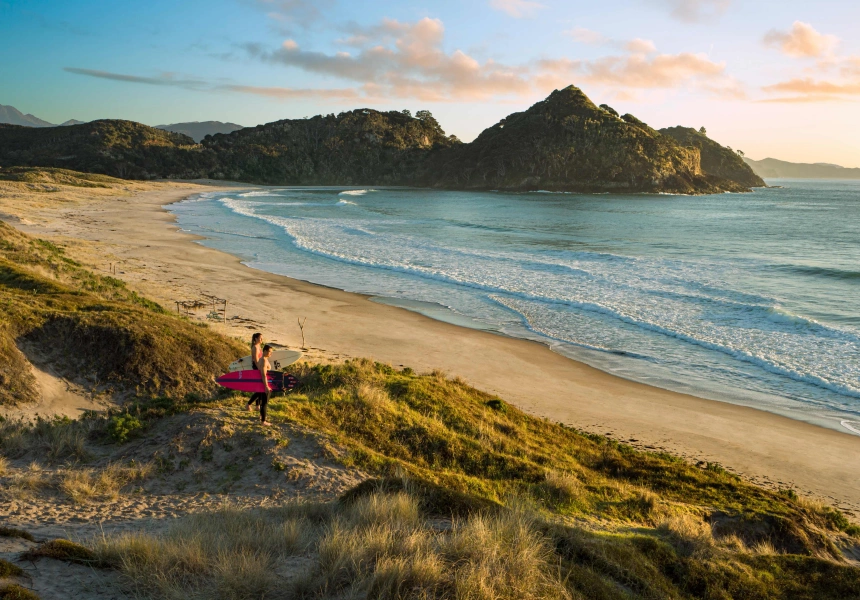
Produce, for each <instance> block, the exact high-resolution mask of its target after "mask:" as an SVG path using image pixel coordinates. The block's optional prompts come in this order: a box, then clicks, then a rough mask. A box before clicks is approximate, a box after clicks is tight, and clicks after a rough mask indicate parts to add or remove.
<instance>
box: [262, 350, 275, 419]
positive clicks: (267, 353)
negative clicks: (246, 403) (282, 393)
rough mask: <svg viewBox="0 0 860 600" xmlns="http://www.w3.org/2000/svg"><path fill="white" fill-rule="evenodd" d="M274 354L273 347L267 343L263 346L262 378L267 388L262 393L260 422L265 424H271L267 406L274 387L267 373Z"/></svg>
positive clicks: (264, 386)
mask: <svg viewBox="0 0 860 600" xmlns="http://www.w3.org/2000/svg"><path fill="white" fill-rule="evenodd" d="M271 355H272V347H271V346H269V345H268V344H266V345H265V346H263V355H262V357H260V360H259V368H260V378H261V379H262V380H263V388H264V389H265V390H266V391H265V392H264V393H261V394H260V422H261V423H262V424H263V425H267V426H268V425H271V423H269V422H268V421H267V420H266V408H267V407H268V405H269V396H271V395H272V388H271V387H269V380H268V378H267V374H268V373H269V357H270V356H271Z"/></svg>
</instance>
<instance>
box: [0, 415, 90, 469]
mask: <svg viewBox="0 0 860 600" xmlns="http://www.w3.org/2000/svg"><path fill="white" fill-rule="evenodd" d="M95 427H96V422H95V421H93V420H91V419H78V420H72V419H69V418H68V417H53V418H50V419H46V418H42V417H38V418H37V419H36V420H35V422H29V421H24V420H21V419H8V420H5V421H0V453H2V454H3V455H5V456H8V457H10V458H19V457H22V456H36V457H39V458H41V459H43V460H45V462H48V463H55V462H59V461H68V460H75V461H85V460H87V458H88V457H89V453H88V452H87V449H86V442H87V438H88V437H89V436H90V434H91V433H92V432H93V430H94V428H95Z"/></svg>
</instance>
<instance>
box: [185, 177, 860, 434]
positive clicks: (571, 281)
mask: <svg viewBox="0 0 860 600" xmlns="http://www.w3.org/2000/svg"><path fill="white" fill-rule="evenodd" d="M768 184H769V185H772V186H781V187H773V188H768V189H759V190H756V191H755V192H753V193H751V194H720V195H712V196H694V197H693V196H675V195H582V194H558V193H540V192H538V193H521V194H516V193H499V192H456V191H438V190H423V189H397V188H380V189H370V188H291V187H273V188H264V189H256V190H254V191H247V190H236V191H231V192H216V193H206V194H202V195H199V196H196V197H193V198H190V199H188V200H186V201H183V202H180V203H177V204H173V205H170V206H169V207H168V208H169V210H170V211H171V212H173V213H174V214H175V215H176V217H177V219H178V223H179V226H180V227H181V228H182V229H183V230H185V231H189V232H191V233H195V234H198V235H200V236H203V237H204V238H206V239H205V240H203V241H201V243H202V244H204V245H207V246H211V247H214V248H217V249H220V250H223V251H225V252H229V253H230V254H233V255H235V256H238V257H240V258H241V259H242V260H243V261H244V263H245V264H247V265H248V266H250V267H253V268H255V269H262V270H264V271H269V272H271V273H278V274H282V275H287V276H289V277H293V278H297V279H302V280H306V281H310V282H313V283H319V284H323V285H327V286H331V287H337V288H340V289H344V290H347V291H353V292H361V293H364V294H369V295H371V296H373V299H374V300H375V301H378V302H383V303H386V304H393V305H397V306H401V307H404V308H407V309H409V310H414V311H417V312H420V313H423V314H425V315H428V316H430V317H433V318H436V319H440V320H443V321H448V322H451V323H455V324H459V325H463V326H467V327H475V328H480V329H485V330H490V331H495V332H498V333H500V334H504V335H509V336H514V337H519V338H527V339H531V340H536V341H539V342H542V343H544V344H547V345H548V346H550V347H551V348H552V349H553V350H554V351H556V352H558V353H561V354H563V355H566V356H569V357H571V358H573V359H576V360H579V361H582V362H585V363H588V364H590V365H592V366H595V367H597V368H599V369H602V370H604V371H607V372H610V373H613V374H616V375H619V376H621V377H625V378H627V379H632V380H635V381H640V382H643V383H648V384H651V385H655V386H658V387H661V388H665V389H670V390H675V391H680V392H686V393H690V394H694V395H696V396H699V397H703V398H710V399H714V400H720V401H725V402H731V403H735V404H741V405H745V406H751V407H754V408H759V409H762V410H767V411H771V412H774V413H778V414H781V415H785V416H788V417H791V418H794V419H799V420H802V421H806V422H810V423H814V424H817V425H821V426H824V427H829V428H832V429H836V430H839V431H842V432H845V433H849V434H856V435H860V182H857V181H821V180H817V181H812V180H769V181H768Z"/></svg>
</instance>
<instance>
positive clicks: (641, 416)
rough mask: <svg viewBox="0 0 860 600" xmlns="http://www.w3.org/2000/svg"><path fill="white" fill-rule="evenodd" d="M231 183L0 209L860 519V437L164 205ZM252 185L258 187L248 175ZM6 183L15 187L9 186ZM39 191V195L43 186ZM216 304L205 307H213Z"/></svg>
mask: <svg viewBox="0 0 860 600" xmlns="http://www.w3.org/2000/svg"><path fill="white" fill-rule="evenodd" d="M223 186H224V184H223V183H221V182H218V183H217V184H215V182H208V183H207V182H200V183H194V184H192V183H158V184H155V183H146V184H143V183H135V184H129V186H127V187H126V188H125V189H123V190H121V191H119V190H99V193H96V194H94V193H89V192H88V191H83V190H82V191H80V192H76V195H75V197H74V198H69V199H67V200H65V201H62V202H53V201H51V200H52V197H53V196H52V195H50V194H33V195H30V194H19V195H15V194H4V193H0V218H3V219H4V220H7V221H8V222H9V223H11V224H12V225H14V226H16V227H18V228H20V229H21V230H23V231H25V232H27V233H31V234H34V235H38V236H41V237H47V238H51V239H53V240H54V241H56V242H57V243H61V244H62V245H64V246H66V247H67V252H68V253H69V255H71V256H73V257H75V258H77V259H79V260H81V261H82V262H84V263H85V264H87V265H88V266H91V267H93V268H94V269H96V270H98V271H100V272H103V273H107V272H108V271H109V270H111V269H112V265H115V268H116V276H117V277H119V278H121V279H123V280H124V281H126V282H128V284H129V285H130V286H131V287H132V288H133V289H136V290H139V291H140V292H141V293H143V294H145V295H146V296H148V297H150V298H152V299H154V300H156V301H158V302H160V303H161V304H162V305H163V306H165V307H167V308H174V307H175V303H176V301H181V300H194V299H201V298H202V297H203V295H204V294H211V295H215V296H218V297H220V298H225V299H227V301H228V305H227V306H228V308H227V316H228V321H227V323H219V322H216V321H212V320H210V326H211V327H212V328H213V329H216V330H218V331H222V332H224V333H227V334H229V335H233V336H237V337H240V338H242V339H245V338H249V337H250V333H251V332H252V331H256V330H259V331H262V332H263V333H264V335H265V336H266V339H267V340H268V341H277V342H280V343H283V344H287V345H289V346H291V347H298V346H301V342H302V338H301V332H300V330H299V327H298V325H297V323H296V320H297V318H301V319H306V321H305V326H304V335H305V344H306V346H307V347H308V348H309V351H308V353H307V356H308V359H309V360H314V361H340V360H343V359H345V358H349V357H370V358H373V359H375V360H378V361H382V362H387V363H391V364H392V365H395V366H401V365H403V366H410V367H412V368H413V369H415V370H417V371H430V370H432V369H441V370H443V371H445V372H446V373H447V374H448V375H450V376H459V377H462V378H463V379H464V380H466V381H467V382H468V383H470V384H472V385H474V386H476V387H478V388H481V389H484V390H487V391H490V392H493V393H495V394H498V395H499V396H500V397H502V398H504V399H505V400H507V401H509V402H511V403H513V404H515V405H517V406H519V407H520V408H522V409H524V410H526V411H529V412H531V413H533V414H536V415H540V416H543V417H546V418H548V419H551V420H553V421H560V422H563V423H565V424H568V425H571V426H574V427H577V428H580V429H582V430H585V431H589V432H594V433H601V434H607V435H610V436H611V437H612V438H613V439H616V440H619V441H624V442H627V443H630V444H631V445H633V446H636V447H638V448H643V449H658V450H665V451H668V452H670V453H673V454H676V455H679V456H682V457H684V458H686V459H688V460H690V461H694V462H696V461H708V462H717V463H720V464H721V465H723V466H725V467H726V468H728V469H729V470H731V471H733V472H736V473H738V474H740V475H742V476H744V477H746V478H748V479H750V480H752V481H755V482H758V483H762V484H766V485H771V486H775V487H792V488H795V489H796V490H797V491H798V492H799V493H802V494H806V495H809V496H813V497H817V498H820V499H822V500H825V501H826V502H828V503H831V504H834V505H836V506H839V507H840V508H842V509H844V510H846V511H848V512H849V513H851V514H853V516H854V518H855V519H857V518H860V471H858V469H857V457H858V456H860V437H858V436H853V435H850V434H847V433H845V434H843V433H840V432H837V431H832V430H829V429H824V428H821V427H817V426H814V425H809V424H806V423H803V422H799V421H794V420H791V419H788V418H785V417H781V416H777V415H774V414H770V413H767V412H763V411H759V410H755V409H750V408H745V407H740V406H735V405H732V404H727V403H722V402H716V401H711V400H703V399H700V398H696V397H693V396H689V395H684V394H679V393H674V392H670V391H666V390H662V389H659V388H655V387H651V386H647V385H643V384H639V383H635V382H632V381H628V380H625V379H621V378H619V377H615V376H613V375H609V374H607V373H604V372H601V371H599V370H596V369H594V368H591V367H589V366H587V365H584V364H581V363H577V362H575V361H573V360H570V359H568V358H565V357H563V356H561V355H558V354H556V353H554V352H552V351H551V350H550V349H549V348H547V347H545V346H543V345H541V344H538V343H534V342H530V341H524V340H517V339H512V338H507V337H503V336H500V335H496V334H493V333H490V332H485V331H478V330H472V329H467V328H463V327H458V326H455V325H450V324H447V323H443V322H439V321H435V320H433V319H430V318H427V317H424V316H422V315H419V314H417V313H414V312H410V311H407V310H404V309H400V308H396V307H392V306H387V305H383V304H379V303H375V302H372V301H370V300H369V299H368V298H367V297H365V296H362V295H359V294H352V293H347V292H343V291H340V290H336V289H331V288H326V287H322V286H318V285H313V284H309V283H306V282H303V281H298V280H294V279H290V278H287V277H283V276H278V275H272V274H268V273H265V272H261V271H257V270H253V269H250V268H248V267H245V266H243V265H242V264H241V263H240V261H239V260H238V259H237V258H235V257H233V256H231V255H228V254H225V253H223V252H220V251H217V250H213V249H210V248H206V247H204V246H202V245H200V244H197V243H195V240H196V239H197V238H196V237H195V236H192V235H189V234H187V233H184V232H182V231H179V230H178V228H177V226H176V225H175V223H174V219H173V216H172V215H171V214H170V213H168V212H167V211H166V210H164V209H163V208H162V207H163V206H164V205H165V204H168V203H171V202H175V201H178V200H181V199H183V198H185V197H187V196H189V195H191V194H195V193H201V192H205V191H212V190H216V189H221V188H223ZM243 187H249V186H243ZM0 192H2V190H0ZM37 197H38V200H39V201H38V202H36V201H35V200H34V198H37ZM210 310H211V306H209V307H207V306H203V307H201V308H200V309H199V310H197V311H196V313H194V314H193V315H192V318H197V319H201V320H206V315H207V313H208V312H209V311H210Z"/></svg>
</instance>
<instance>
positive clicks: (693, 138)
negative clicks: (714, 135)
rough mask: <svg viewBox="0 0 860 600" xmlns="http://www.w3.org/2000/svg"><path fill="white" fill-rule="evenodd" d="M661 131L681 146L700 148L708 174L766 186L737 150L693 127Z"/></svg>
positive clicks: (705, 170) (746, 183)
mask: <svg viewBox="0 0 860 600" xmlns="http://www.w3.org/2000/svg"><path fill="white" fill-rule="evenodd" d="M660 133H662V134H664V135H668V136H669V137H671V138H672V139H674V140H675V141H676V142H678V143H679V144H680V145H681V146H685V147H693V148H698V149H699V150H700V151H701V153H702V172H703V173H705V174H706V175H712V176H715V177H722V178H724V179H730V180H732V181H737V182H738V183H740V184H741V185H744V186H747V187H765V186H766V184H765V182H764V181H762V178H761V177H760V176H758V175H756V174H755V173H754V172H753V169H751V168H750V167H749V165H747V164H746V163H745V162H744V160H743V159H742V158H741V156H740V155H739V154H738V153H737V152H734V151H733V150H732V149H731V148H726V147H725V146H721V145H719V144H718V143H717V142H715V141H713V140H712V139H710V138H709V137H708V136H707V135H705V134H703V133H699V132H698V131H697V130H695V129H693V128H691V127H668V128H666V129H661V130H660Z"/></svg>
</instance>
